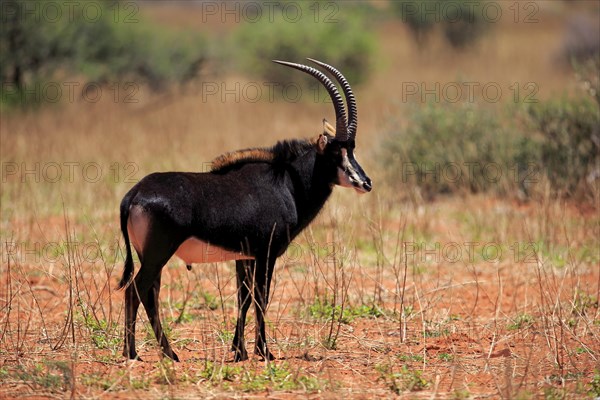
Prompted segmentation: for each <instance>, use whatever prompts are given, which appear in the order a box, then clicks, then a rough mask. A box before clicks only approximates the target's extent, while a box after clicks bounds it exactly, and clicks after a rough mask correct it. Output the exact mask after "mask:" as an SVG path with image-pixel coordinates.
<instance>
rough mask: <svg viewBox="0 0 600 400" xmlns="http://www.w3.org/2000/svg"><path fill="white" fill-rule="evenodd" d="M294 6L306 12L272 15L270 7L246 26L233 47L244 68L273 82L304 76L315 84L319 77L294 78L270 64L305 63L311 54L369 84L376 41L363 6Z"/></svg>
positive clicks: (354, 80)
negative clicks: (298, 14)
mask: <svg viewBox="0 0 600 400" xmlns="http://www.w3.org/2000/svg"><path fill="white" fill-rule="evenodd" d="M282 4H285V3H282ZM294 4H295V6H296V7H298V8H300V9H301V10H302V11H301V17H295V18H294V20H293V21H292V20H290V16H289V14H286V13H284V12H273V13H272V18H267V15H268V13H267V12H266V11H265V12H263V13H262V17H261V18H258V19H257V21H256V22H250V21H246V22H244V23H242V24H241V25H240V27H239V28H238V29H237V30H236V32H235V33H234V36H233V45H232V47H233V49H234V50H235V58H236V59H237V63H238V66H239V68H241V69H242V70H243V71H244V72H247V73H250V74H253V75H256V76H259V77H261V78H264V79H266V80H269V81H270V82H275V83H280V84H287V83H290V82H298V80H299V79H302V80H303V81H304V82H305V83H308V84H311V85H313V84H314V79H312V78H310V77H308V76H302V77H300V76H299V75H298V76H297V75H294V76H290V71H289V70H287V69H286V68H282V67H281V66H280V65H276V64H274V63H271V62H270V60H272V59H280V60H285V61H293V62H300V63H304V62H305V61H306V58H307V57H310V58H315V59H317V60H321V61H323V62H326V63H328V64H331V65H333V66H335V67H336V68H338V69H339V70H341V71H342V72H343V73H344V75H345V76H346V78H347V79H348V81H349V82H350V83H351V84H353V85H355V84H360V83H361V82H364V81H365V80H366V78H367V75H368V72H369V68H370V63H369V61H370V60H371V59H372V58H373V54H374V52H375V43H376V41H375V35H374V33H373V32H372V30H370V29H369V28H368V26H367V24H366V20H365V18H364V16H363V15H362V14H361V13H360V12H359V11H360V10H358V9H357V8H356V7H353V6H346V5H343V4H342V3H332V2H323V3H319V2H300V3H294ZM334 5H335V7H334ZM317 6H319V7H320V12H319V13H318V15H317V14H316V11H315V7H317ZM336 10H337V12H336ZM286 15H288V17H286Z"/></svg>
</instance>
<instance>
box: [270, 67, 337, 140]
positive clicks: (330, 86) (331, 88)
mask: <svg viewBox="0 0 600 400" xmlns="http://www.w3.org/2000/svg"><path fill="white" fill-rule="evenodd" d="M273 62H274V63H277V64H281V65H285V66H287V67H291V68H295V69H297V70H299V71H302V72H305V73H307V74H309V75H311V76H313V77H314V78H315V79H317V80H318V81H319V82H321V84H322V85H323V86H324V87H325V89H327V93H329V97H331V101H332V102H333V108H334V109H335V138H336V140H339V141H341V142H345V141H347V140H348V125H347V123H346V109H345V108H344V100H343V99H342V96H341V95H340V92H338V89H337V86H336V85H335V84H334V83H333V82H331V80H330V79H329V78H328V77H327V76H326V75H325V74H324V73H322V72H321V71H319V70H318V69H315V68H313V67H309V66H308V65H303V64H296V63H292V62H287V61H279V60H273Z"/></svg>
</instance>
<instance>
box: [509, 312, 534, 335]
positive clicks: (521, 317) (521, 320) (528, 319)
mask: <svg viewBox="0 0 600 400" xmlns="http://www.w3.org/2000/svg"><path fill="white" fill-rule="evenodd" d="M534 322H535V319H534V318H533V317H532V316H531V315H529V314H525V313H521V314H518V315H517V316H516V317H515V318H514V319H513V320H512V322H511V323H509V324H508V325H507V326H506V329H508V330H509V331H517V330H521V329H525V328H529V327H531V326H533V323H534Z"/></svg>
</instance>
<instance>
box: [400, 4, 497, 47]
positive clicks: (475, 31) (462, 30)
mask: <svg viewBox="0 0 600 400" xmlns="http://www.w3.org/2000/svg"><path fill="white" fill-rule="evenodd" d="M391 7H392V11H393V13H394V14H395V15H396V16H397V17H399V18H400V19H401V20H402V22H404V23H405V24H406V25H407V26H408V28H409V29H410V31H411V32H412V34H413V36H414V38H415V40H416V42H417V44H419V45H423V44H425V42H426V40H427V38H428V36H429V35H430V34H431V33H432V32H434V31H435V30H436V28H439V29H440V30H441V32H442V34H443V35H444V37H445V38H446V40H447V41H448V43H449V44H450V45H451V46H452V47H453V48H455V49H460V48H464V47H467V46H470V45H472V44H473V43H475V42H476V40H477V39H478V38H479V37H480V36H481V35H482V34H483V33H484V32H485V31H486V30H487V29H488V28H489V27H490V23H489V22H488V21H486V20H485V18H484V14H483V12H482V9H483V7H484V4H482V3H474V2H472V1H465V0H459V1H452V2H448V1H445V0H402V1H393V2H391Z"/></svg>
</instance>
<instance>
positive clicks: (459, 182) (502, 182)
mask: <svg viewBox="0 0 600 400" xmlns="http://www.w3.org/2000/svg"><path fill="white" fill-rule="evenodd" d="M409 115H410V120H409V122H408V126H407V127H406V128H405V129H400V127H399V124H396V123H393V124H392V126H391V128H390V130H389V132H388V135H387V136H386V139H385V140H384V141H383V143H382V150H381V153H382V154H381V155H382V158H383V162H384V164H385V165H388V166H389V167H388V168H387V171H388V179H389V180H390V182H393V183H396V184H400V185H408V186H411V187H415V188H419V190H420V194H421V196H423V197H424V198H427V199H431V198H433V197H434V196H435V195H436V194H441V193H454V192H465V191H467V192H481V191H489V190H491V189H495V190H498V191H503V190H504V188H505V187H506V184H507V183H510V181H511V179H512V177H513V175H514V174H513V173H512V171H510V169H511V168H512V165H511V164H510V163H511V160H512V158H513V157H512V154H511V152H514V151H517V147H516V146H515V144H514V142H513V140H512V138H511V137H510V135H508V134H507V132H506V129H505V128H503V127H502V126H501V124H500V121H499V120H498V119H497V117H496V116H495V114H494V113H493V112H492V111H490V110H487V109H483V108H481V107H478V106H477V105H475V104H449V103H431V104H425V105H420V106H418V107H414V109H412V110H411V112H410V113H409ZM522 158H523V160H522V161H521V162H526V160H527V156H526V155H525V154H523V155H522Z"/></svg>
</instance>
